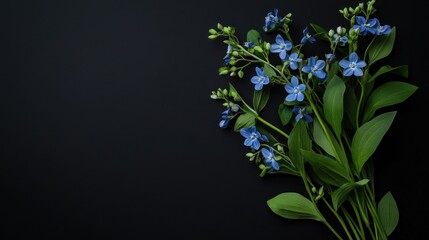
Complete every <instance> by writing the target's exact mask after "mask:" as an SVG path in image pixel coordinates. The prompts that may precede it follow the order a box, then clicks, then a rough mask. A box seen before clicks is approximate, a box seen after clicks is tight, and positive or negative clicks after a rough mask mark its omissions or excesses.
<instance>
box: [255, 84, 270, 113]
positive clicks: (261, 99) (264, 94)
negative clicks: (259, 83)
mask: <svg viewBox="0 0 429 240" xmlns="http://www.w3.org/2000/svg"><path fill="white" fill-rule="evenodd" d="M269 98H270V88H269V86H265V87H263V88H262V89H261V90H259V91H258V90H255V91H254V93H253V108H254V109H255V111H256V112H257V113H259V112H261V111H262V109H264V107H265V106H266V105H267V103H268V99H269Z"/></svg>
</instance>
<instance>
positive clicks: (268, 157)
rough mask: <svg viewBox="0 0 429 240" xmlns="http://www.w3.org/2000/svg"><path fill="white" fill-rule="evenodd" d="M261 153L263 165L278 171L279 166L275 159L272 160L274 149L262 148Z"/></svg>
mask: <svg viewBox="0 0 429 240" xmlns="http://www.w3.org/2000/svg"><path fill="white" fill-rule="evenodd" d="M261 153H262V155H263V156H264V162H265V165H267V166H268V167H271V168H272V169H274V170H276V171H278V170H279V169H280V166H279V164H278V163H277V161H276V159H275V158H274V149H273V148H272V147H270V148H269V149H266V148H262V149H261Z"/></svg>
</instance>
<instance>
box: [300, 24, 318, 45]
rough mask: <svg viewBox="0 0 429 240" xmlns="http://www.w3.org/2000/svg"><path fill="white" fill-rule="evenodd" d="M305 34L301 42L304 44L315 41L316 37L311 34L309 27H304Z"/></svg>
mask: <svg viewBox="0 0 429 240" xmlns="http://www.w3.org/2000/svg"><path fill="white" fill-rule="evenodd" d="M302 33H303V34H304V36H303V37H302V39H301V44H302V45H304V44H306V43H307V42H310V43H314V42H315V41H316V39H315V38H314V37H313V36H311V35H310V31H309V30H308V27H306V28H304V31H302Z"/></svg>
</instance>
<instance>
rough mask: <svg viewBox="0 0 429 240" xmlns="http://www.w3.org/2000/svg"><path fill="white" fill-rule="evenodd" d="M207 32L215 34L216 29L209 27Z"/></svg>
mask: <svg viewBox="0 0 429 240" xmlns="http://www.w3.org/2000/svg"><path fill="white" fill-rule="evenodd" d="M209 33H210V34H213V35H214V34H217V31H216V30H214V29H213V28H211V29H210V30H209Z"/></svg>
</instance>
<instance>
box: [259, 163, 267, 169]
mask: <svg viewBox="0 0 429 240" xmlns="http://www.w3.org/2000/svg"><path fill="white" fill-rule="evenodd" d="M266 168H267V167H265V165H264V164H259V169H261V170H265V169H266Z"/></svg>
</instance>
